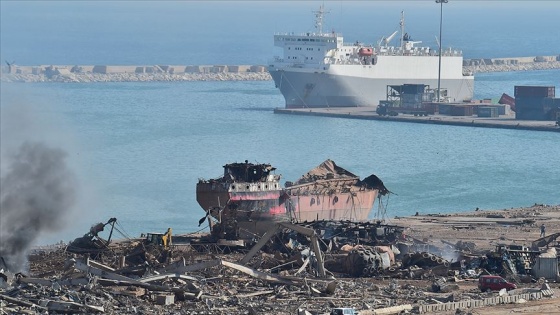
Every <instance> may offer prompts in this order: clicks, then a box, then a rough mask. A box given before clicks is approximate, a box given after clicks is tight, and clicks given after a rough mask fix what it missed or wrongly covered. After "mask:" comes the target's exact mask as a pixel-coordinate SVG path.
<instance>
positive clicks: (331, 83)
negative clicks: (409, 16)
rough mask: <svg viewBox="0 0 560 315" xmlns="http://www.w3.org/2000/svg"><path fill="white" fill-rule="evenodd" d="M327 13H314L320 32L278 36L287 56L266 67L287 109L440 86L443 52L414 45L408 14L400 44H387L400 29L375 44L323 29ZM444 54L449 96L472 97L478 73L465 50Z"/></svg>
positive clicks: (370, 102) (371, 100)
mask: <svg viewBox="0 0 560 315" xmlns="http://www.w3.org/2000/svg"><path fill="white" fill-rule="evenodd" d="M324 14H325V11H324V8H323V6H321V7H320V8H319V10H318V11H316V12H315V28H316V32H312V33H311V32H308V33H302V34H293V33H291V34H276V35H274V45H275V46H277V47H281V48H282V49H283V56H282V57H280V56H276V57H274V59H273V60H272V61H271V62H270V64H269V66H268V70H269V72H270V74H271V76H272V78H273V79H274V82H275V85H276V87H277V88H278V89H280V92H281V93H282V95H283V96H284V98H285V101H286V107H287V108H302V107H349V106H377V105H378V104H379V101H380V100H386V99H387V90H388V89H387V86H389V85H401V84H425V85H427V86H431V87H437V81H438V68H439V55H438V53H439V52H438V50H434V49H431V48H430V47H418V46H416V45H417V44H420V43H421V42H419V41H413V40H412V38H411V36H409V35H408V34H407V33H405V32H404V13H402V16H401V21H400V25H401V37H400V46H390V45H389V43H390V42H391V40H392V39H393V38H394V37H395V36H396V34H397V33H398V31H396V32H394V33H393V34H391V35H390V36H388V37H387V38H383V39H382V40H380V41H379V42H378V43H377V44H376V45H367V44H364V43H360V42H355V43H352V44H347V43H345V42H344V39H343V36H342V35H341V34H338V33H336V32H334V31H333V32H324V31H323V20H324ZM441 55H442V56H441V77H440V78H441V79H440V80H441V91H444V90H445V91H446V95H445V98H446V99H445V100H446V101H464V100H471V99H472V97H473V85H474V77H473V76H472V75H470V74H463V55H462V52H461V51H459V50H454V49H451V48H448V49H444V50H442V53H441ZM442 95H444V94H443V93H442Z"/></svg>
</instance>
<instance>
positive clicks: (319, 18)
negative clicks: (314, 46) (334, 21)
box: [313, 4, 329, 34]
mask: <svg viewBox="0 0 560 315" xmlns="http://www.w3.org/2000/svg"><path fill="white" fill-rule="evenodd" d="M313 13H315V29H316V30H317V31H318V32H319V34H323V19H324V17H325V13H329V12H328V11H325V5H324V4H321V5H320V6H319V11H313Z"/></svg>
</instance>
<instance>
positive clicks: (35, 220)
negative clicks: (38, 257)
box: [0, 141, 77, 272]
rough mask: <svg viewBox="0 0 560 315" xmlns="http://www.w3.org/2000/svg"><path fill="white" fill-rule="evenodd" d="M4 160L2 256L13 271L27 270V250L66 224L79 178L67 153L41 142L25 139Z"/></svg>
mask: <svg viewBox="0 0 560 315" xmlns="http://www.w3.org/2000/svg"><path fill="white" fill-rule="evenodd" d="M3 159H6V160H7V161H2V162H3V163H2V164H4V165H3V167H2V172H3V174H2V178H1V182H0V185H1V186H0V188H1V189H0V197H1V199H0V257H3V258H4V260H5V261H6V263H7V266H8V269H9V270H10V271H11V272H18V271H25V270H26V263H27V255H28V252H29V250H30V249H31V247H32V246H33V245H34V243H35V242H36V240H37V239H38V238H39V237H40V236H41V234H42V233H44V232H53V231H56V230H58V229H60V228H62V227H63V226H64V224H65V220H64V217H65V215H67V214H69V212H70V210H71V208H72V206H73V205H74V203H75V202H76V190H77V187H76V185H77V181H76V178H75V176H74V174H73V173H72V172H71V171H70V170H69V169H68V167H67V165H66V161H65V159H66V153H65V152H64V151H62V150H61V149H57V148H52V147H49V146H47V145H45V144H43V143H41V142H29V141H27V142H24V143H23V144H22V145H21V146H20V147H19V149H18V150H17V152H16V153H15V154H13V155H11V156H9V157H3ZM4 162H7V163H4Z"/></svg>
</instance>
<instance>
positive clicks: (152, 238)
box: [144, 228, 173, 249]
mask: <svg viewBox="0 0 560 315" xmlns="http://www.w3.org/2000/svg"><path fill="white" fill-rule="evenodd" d="M144 243H145V244H146V245H156V246H162V247H163V248H164V249H169V246H170V245H172V243H173V241H172V237H171V228H168V229H167V232H165V233H146V238H145V239H144Z"/></svg>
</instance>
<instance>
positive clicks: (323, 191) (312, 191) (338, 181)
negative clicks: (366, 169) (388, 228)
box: [285, 160, 388, 222]
mask: <svg viewBox="0 0 560 315" xmlns="http://www.w3.org/2000/svg"><path fill="white" fill-rule="evenodd" d="M286 186H287V187H286V188H285V192H286V194H287V196H289V201H288V202H287V204H286V208H287V210H288V212H289V213H290V214H291V216H292V217H293V218H294V220H296V221H298V222H305V221H315V220H333V221H339V220H348V221H367V220H368V217H369V214H370V212H371V210H372V209H373V206H374V203H375V200H376V199H377V198H378V196H379V195H380V194H381V195H385V194H387V193H388V190H387V189H386V188H385V186H384V185H383V182H382V181H381V180H380V179H379V178H378V177H377V176H375V175H370V176H369V177H367V178H366V179H364V180H363V181H362V180H360V178H359V177H358V176H356V175H354V174H352V173H350V172H349V171H347V170H345V169H343V168H341V167H339V166H337V165H336V163H335V162H334V161H332V160H326V161H324V162H323V163H321V164H320V165H319V166H317V167H316V168H314V169H312V170H310V171H309V172H308V173H307V174H305V175H304V176H302V177H301V178H300V179H299V180H298V181H296V182H295V183H286Z"/></svg>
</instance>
